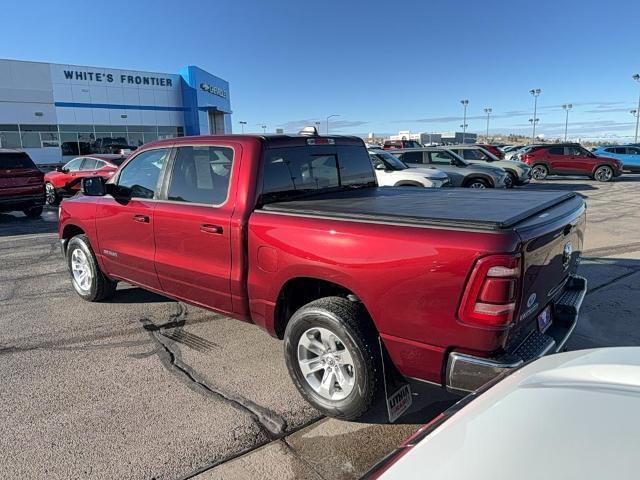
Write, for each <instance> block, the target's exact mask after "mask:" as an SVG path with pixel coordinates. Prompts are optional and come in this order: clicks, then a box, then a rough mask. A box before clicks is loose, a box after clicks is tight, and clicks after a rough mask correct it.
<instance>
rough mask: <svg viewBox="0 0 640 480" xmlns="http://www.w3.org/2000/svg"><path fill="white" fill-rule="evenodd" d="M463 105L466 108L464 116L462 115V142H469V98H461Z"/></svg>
mask: <svg viewBox="0 0 640 480" xmlns="http://www.w3.org/2000/svg"><path fill="white" fill-rule="evenodd" d="M460 103H461V104H462V107H463V108H464V116H463V117H462V125H460V126H461V127H462V143H467V142H466V140H467V106H468V105H469V100H460Z"/></svg>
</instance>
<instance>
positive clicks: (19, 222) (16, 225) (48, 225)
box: [0, 208, 58, 237]
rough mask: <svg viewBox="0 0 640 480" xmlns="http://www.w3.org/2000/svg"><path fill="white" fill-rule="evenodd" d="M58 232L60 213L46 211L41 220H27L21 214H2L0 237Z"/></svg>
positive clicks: (0, 214)
mask: <svg viewBox="0 0 640 480" xmlns="http://www.w3.org/2000/svg"><path fill="white" fill-rule="evenodd" d="M57 231H58V213H57V212H56V211H54V210H50V209H46V208H45V210H44V212H43V213H42V216H41V217H40V218H27V217H25V216H24V215H23V214H22V213H20V212H10V213H0V237H8V236H12V235H32V234H35V233H55V232H57Z"/></svg>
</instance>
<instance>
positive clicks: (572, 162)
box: [512, 143, 622, 182]
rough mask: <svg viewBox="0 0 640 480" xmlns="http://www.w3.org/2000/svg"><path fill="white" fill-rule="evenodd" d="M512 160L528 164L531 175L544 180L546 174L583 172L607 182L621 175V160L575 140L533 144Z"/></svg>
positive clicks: (582, 173) (580, 173) (576, 173)
mask: <svg viewBox="0 0 640 480" xmlns="http://www.w3.org/2000/svg"><path fill="white" fill-rule="evenodd" d="M512 160H520V161H521V162H525V163H527V164H529V165H531V176H532V177H533V178H535V179H536V180H543V179H545V178H547V176H548V175H586V176H589V177H591V178H593V179H594V180H597V181H599V182H609V181H610V180H612V179H613V178H614V177H618V176H620V175H622V162H621V161H620V160H616V159H614V158H608V157H599V156H597V155H594V154H593V153H591V152H590V151H588V150H587V149H586V148H584V147H583V146H582V145H580V144H577V143H566V144H553V145H533V146H531V147H529V149H528V150H525V151H524V152H523V153H522V154H518V155H516V156H515V157H513V158H512Z"/></svg>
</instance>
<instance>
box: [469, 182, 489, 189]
mask: <svg viewBox="0 0 640 480" xmlns="http://www.w3.org/2000/svg"><path fill="white" fill-rule="evenodd" d="M469 188H486V187H485V185H484V183H482V182H473V183H472V184H471V185H469Z"/></svg>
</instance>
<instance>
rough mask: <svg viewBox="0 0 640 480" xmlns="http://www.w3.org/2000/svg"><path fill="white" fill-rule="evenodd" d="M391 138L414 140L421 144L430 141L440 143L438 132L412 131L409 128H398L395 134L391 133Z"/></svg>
mask: <svg viewBox="0 0 640 480" xmlns="http://www.w3.org/2000/svg"><path fill="white" fill-rule="evenodd" d="M389 138H390V139H391V140H416V141H417V142H420V143H421V144H423V145H428V144H431V143H442V140H441V136H440V134H439V133H427V132H414V133H411V132H410V131H409V130H400V131H399V132H398V134H397V135H391V137H389Z"/></svg>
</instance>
